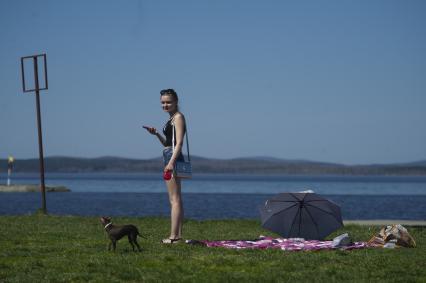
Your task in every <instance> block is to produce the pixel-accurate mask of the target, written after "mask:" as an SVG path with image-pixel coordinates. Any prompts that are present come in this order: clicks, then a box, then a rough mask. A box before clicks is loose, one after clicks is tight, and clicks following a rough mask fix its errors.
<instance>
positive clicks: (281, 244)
mask: <svg viewBox="0 0 426 283" xmlns="http://www.w3.org/2000/svg"><path fill="white" fill-rule="evenodd" d="M187 243H188V244H198V245H203V246H207V247H222V248H229V249H281V250H283V251H316V250H334V249H343V250H353V249H362V248H367V247H368V245H367V242H353V243H350V244H348V245H346V246H343V247H335V246H333V241H318V240H304V239H301V238H289V239H285V238H272V237H266V236H260V237H259V239H256V240H253V241H247V240H227V241H207V240H203V241H197V240H188V241H187Z"/></svg>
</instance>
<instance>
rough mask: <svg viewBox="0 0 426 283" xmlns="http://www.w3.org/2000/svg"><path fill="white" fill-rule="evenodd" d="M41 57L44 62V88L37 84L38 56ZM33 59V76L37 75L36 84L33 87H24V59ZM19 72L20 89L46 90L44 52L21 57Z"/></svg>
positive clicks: (29, 90) (30, 90)
mask: <svg viewBox="0 0 426 283" xmlns="http://www.w3.org/2000/svg"><path fill="white" fill-rule="evenodd" d="M39 57H42V59H43V63H44V65H43V66H44V86H45V87H44V88H40V86H39V85H37V84H38V58H39ZM28 59H33V61H34V76H37V80H36V86H35V88H34V89H26V87H25V72H24V60H28ZM21 73H22V90H23V92H33V91H37V90H47V89H48V80H47V59H46V54H38V55H31V56H25V57H21Z"/></svg>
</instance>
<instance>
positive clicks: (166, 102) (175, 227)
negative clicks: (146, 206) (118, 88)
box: [144, 89, 186, 244]
mask: <svg viewBox="0 0 426 283" xmlns="http://www.w3.org/2000/svg"><path fill="white" fill-rule="evenodd" d="M160 94H161V95H160V101H161V106H162V108H163V111H164V112H166V113H168V114H169V119H168V120H167V122H166V124H165V125H164V127H163V134H164V136H165V137H163V136H162V135H161V134H160V133H158V132H157V129H155V128H153V127H147V126H144V128H145V129H147V131H148V132H149V133H150V134H152V135H155V136H157V138H158V140H159V141H160V142H161V144H162V145H163V146H164V151H163V158H164V166H165V167H164V172H165V173H168V172H173V169H174V166H175V163H176V161H178V160H179V161H181V160H182V161H183V160H184V158H183V155H182V145H183V137H184V135H185V131H186V124H185V117H184V116H183V114H182V113H181V112H179V107H178V102H179V99H178V96H177V93H176V92H175V91H174V90H173V89H164V90H162V91H160ZM173 127H174V130H173ZM173 132H174V133H175V137H174V140H175V148H174V151H172V150H171V148H172V141H173ZM165 179H166V178H165ZM165 182H166V186H167V191H168V193H169V201H170V207H171V229H170V236H169V237H168V238H166V239H163V240H162V241H161V242H162V243H163V244H173V243H177V242H179V241H180V240H181V239H182V224H183V204H182V196H181V188H182V184H181V179H180V178H178V177H176V176H174V175H172V177H171V179H170V180H165Z"/></svg>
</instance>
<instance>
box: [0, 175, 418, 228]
mask: <svg viewBox="0 0 426 283" xmlns="http://www.w3.org/2000/svg"><path fill="white" fill-rule="evenodd" d="M0 183H3V184H5V183H6V175H5V174H0ZM12 183H15V184H18V183H19V184H37V183H39V175H38V174H14V175H13V178H12ZM46 184H47V185H64V186H66V187H68V188H69V189H71V190H72V192H71V193H48V194H47V207H48V211H49V213H53V214H60V215H64V214H70V215H113V216H114V215H120V216H168V215H169V204H168V201H167V194H166V189H165V185H164V181H163V180H162V176H161V174H127V173H126V174H123V173H120V174H118V173H117V174H93V173H81V174H65V173H64V174H57V173H55V174H51V173H50V174H46ZM307 189H311V190H313V191H315V192H316V193H318V194H321V195H323V196H325V197H327V198H329V199H331V200H333V201H334V202H336V203H337V204H338V205H340V207H341V209H342V215H343V218H344V219H347V220H349V219H413V220H425V219H426V177H386V176H384V177H377V176H374V177H370V176H369V177H359V176H355V177H354V176H350V177H345V176H250V175H212V174H210V175H207V174H206V175H196V176H194V178H193V179H192V180H185V181H184V182H183V198H184V205H185V215H186V217H189V218H193V219H218V218H258V209H257V208H258V206H259V205H262V204H263V203H264V202H265V201H266V200H267V199H268V198H269V197H271V196H273V195H275V194H277V193H281V192H297V191H301V190H307ZM39 207H40V194H39V193H3V194H0V215H10V214H12V215H16V214H30V213H33V212H34V211H35V210H36V209H37V208H39Z"/></svg>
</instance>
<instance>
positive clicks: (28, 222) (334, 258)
mask: <svg viewBox="0 0 426 283" xmlns="http://www.w3.org/2000/svg"><path fill="white" fill-rule="evenodd" d="M113 221H114V223H117V224H128V223H132V224H135V225H136V226H138V228H139V230H140V231H141V232H142V233H143V234H144V235H146V237H147V238H146V239H143V238H139V243H140V244H141V246H142V248H143V252H141V253H135V252H133V251H132V250H131V246H130V245H129V243H128V242H127V239H122V240H121V241H120V242H119V243H118V244H117V251H116V252H115V253H113V252H108V251H107V249H106V248H107V244H108V241H109V240H108V239H107V237H106V234H105V232H104V230H103V227H102V226H101V224H100V222H99V219H98V218H97V217H75V216H69V217H68V216H41V215H34V216H0V282H70V281H72V282H84V281H95V282H122V281H133V282H158V281H163V282H172V281H173V282H181V281H184V282H206V281H207V282H231V281H246V282H247V281H250V282H253V281H254V282H341V281H357V282H360V281H361V282H362V281H365V282H377V281H381V282H426V248H425V247H426V229H425V228H424V227H407V228H408V230H409V232H410V234H411V235H412V236H413V237H414V238H415V240H416V242H417V248H414V249H408V248H401V249H395V250H390V249H362V250H353V251H340V250H333V251H316V252H308V251H307V252H284V251H281V250H272V249H269V250H230V249H223V248H206V247H200V246H191V245H186V244H176V245H172V246H169V245H162V244H160V239H161V238H163V237H165V236H167V233H168V229H169V220H168V219H166V218H152V217H149V218H115V219H113ZM379 228H380V227H374V226H372V227H368V226H358V225H349V226H346V227H344V228H342V229H340V230H339V231H336V232H335V233H333V234H332V235H330V237H329V238H330V239H332V238H333V237H334V236H336V235H338V234H341V233H344V232H348V233H349V234H350V235H351V237H352V239H353V240H354V241H367V240H368V239H369V238H370V237H371V236H372V235H373V234H375V233H376V232H377V231H378V230H379ZM184 229H185V234H184V235H185V238H187V239H209V240H221V239H224V240H225V239H253V238H257V237H258V236H259V235H271V236H277V235H274V234H272V233H270V232H269V233H268V232H267V231H265V230H264V229H262V228H261V227H260V224H259V222H258V221H256V220H223V221H219V220H214V221H200V222H199V221H194V220H187V221H186V222H185V226H184Z"/></svg>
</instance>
